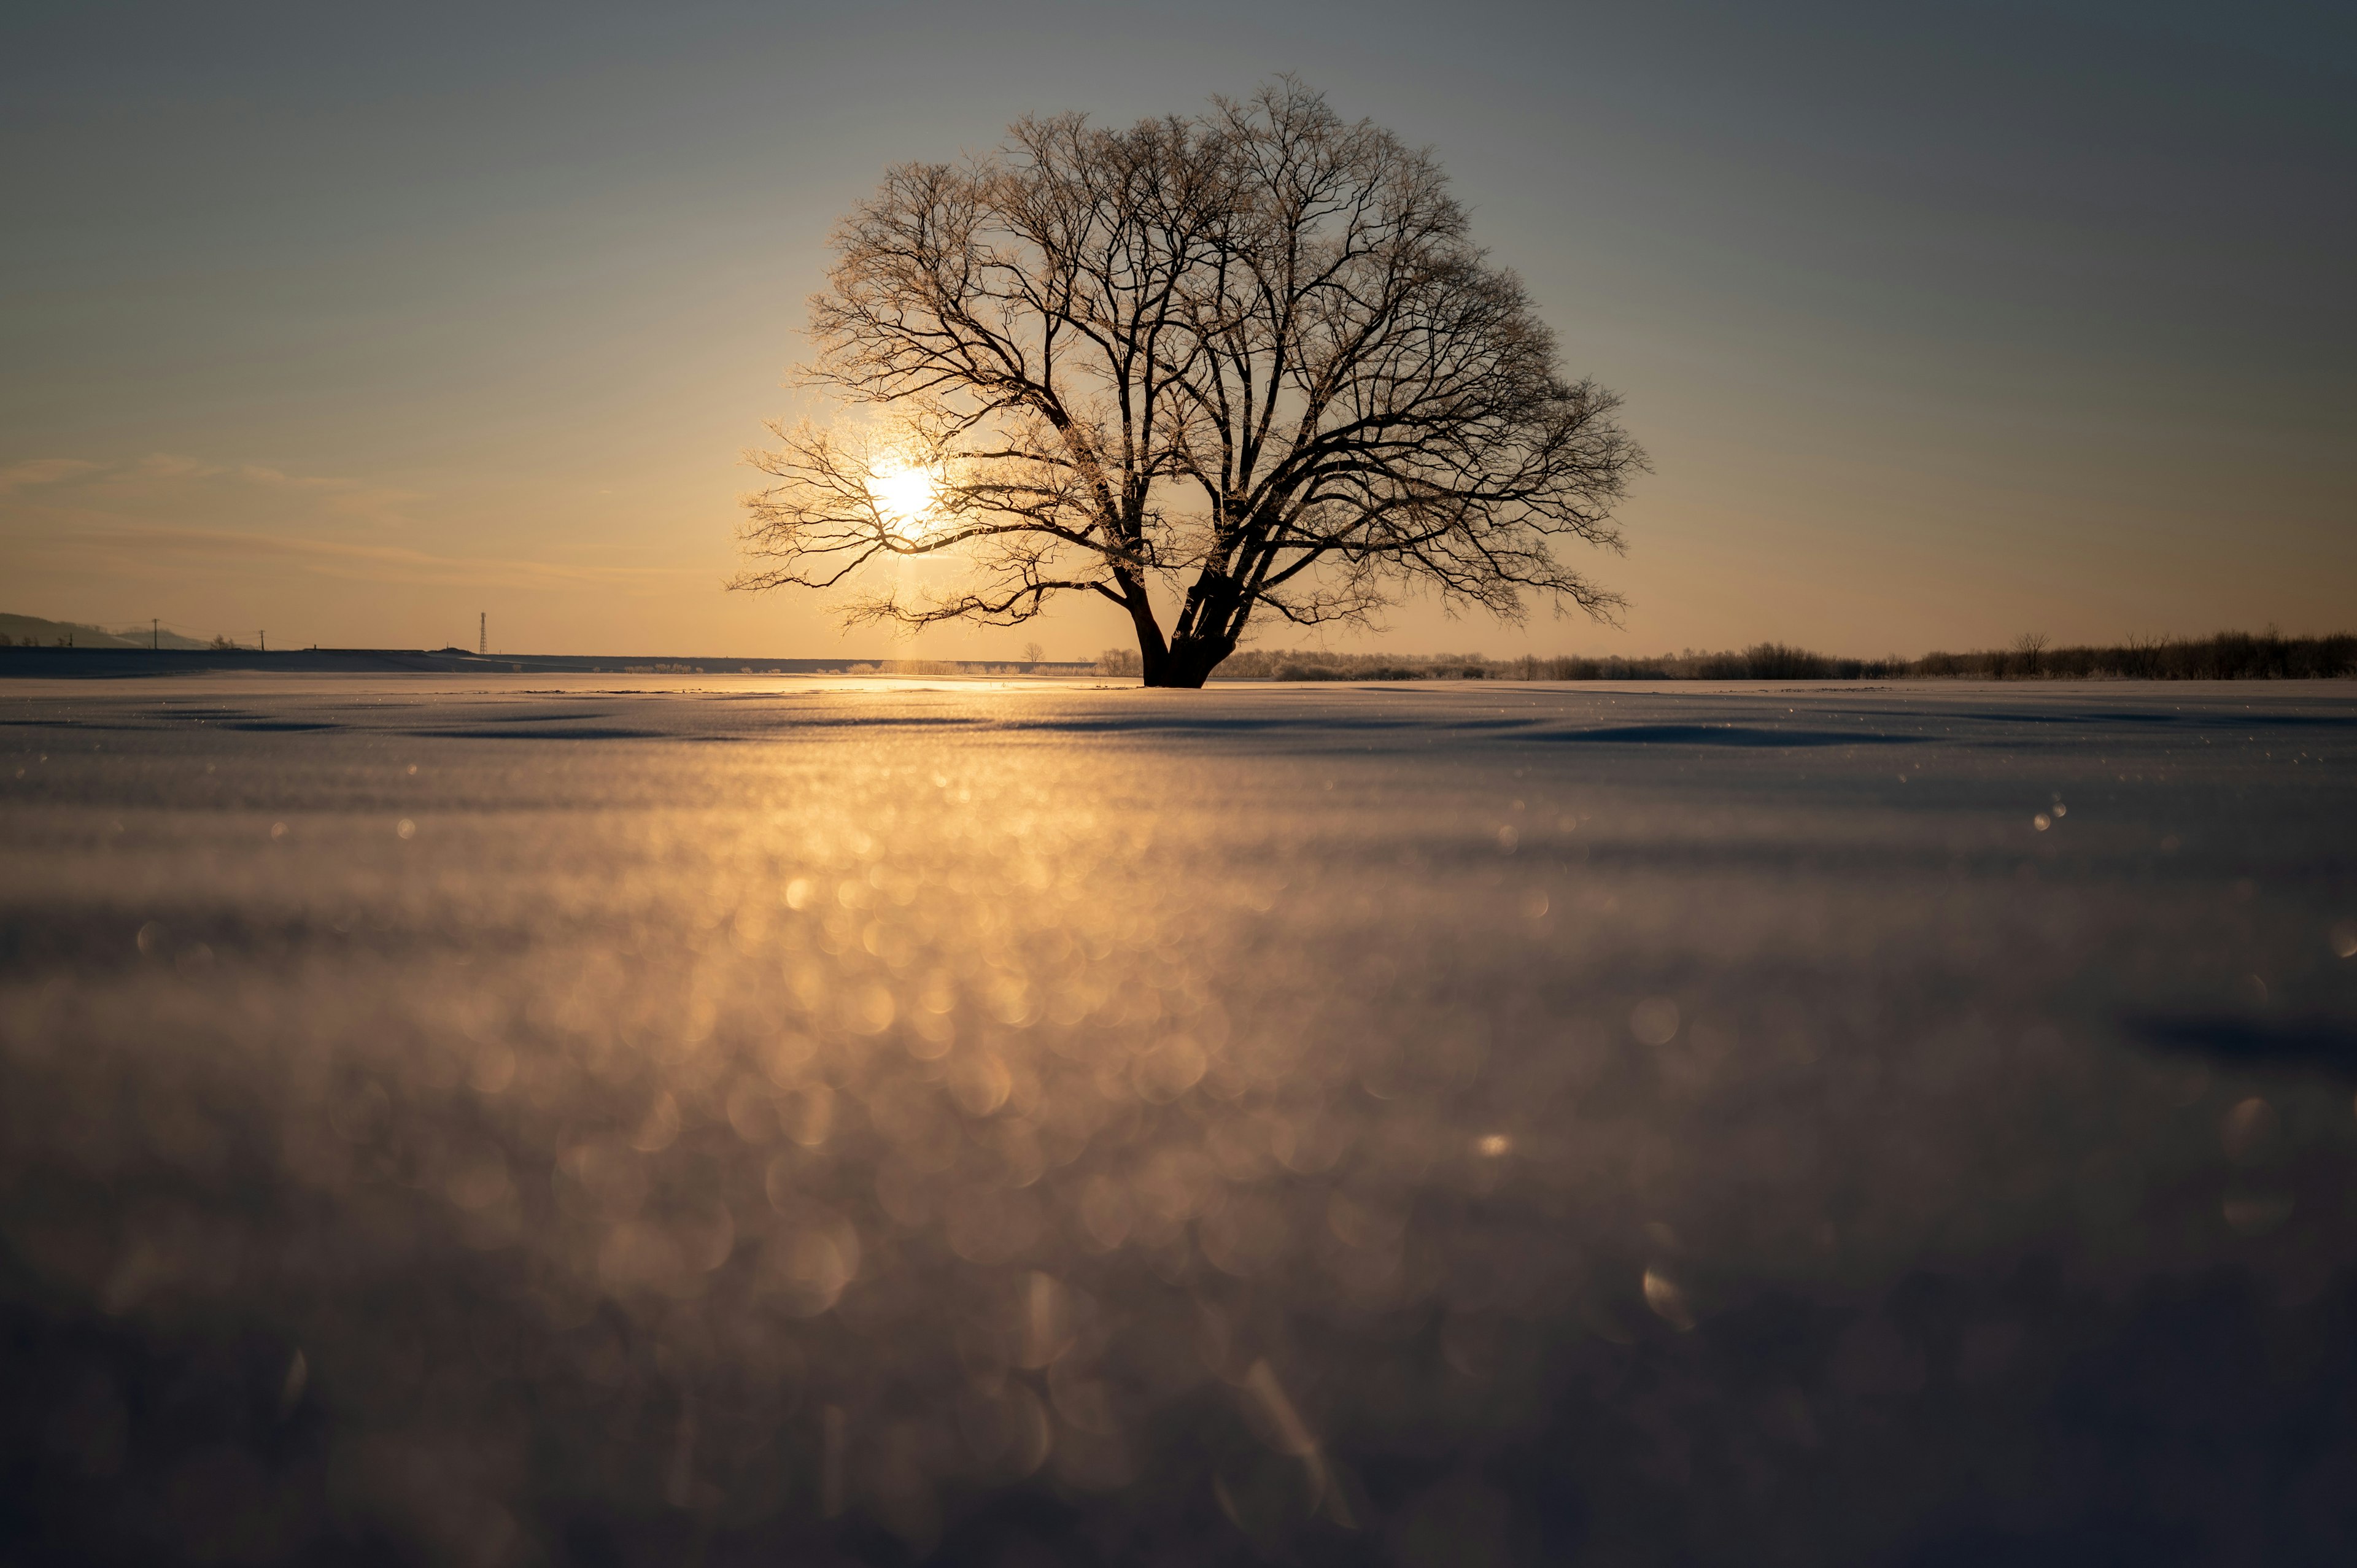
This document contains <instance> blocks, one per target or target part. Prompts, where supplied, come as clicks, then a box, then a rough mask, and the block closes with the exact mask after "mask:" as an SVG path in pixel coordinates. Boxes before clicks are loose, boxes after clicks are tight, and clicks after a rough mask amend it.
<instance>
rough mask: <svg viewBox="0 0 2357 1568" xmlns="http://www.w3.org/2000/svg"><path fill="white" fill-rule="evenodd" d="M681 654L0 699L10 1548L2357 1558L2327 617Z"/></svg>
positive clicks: (256, 1559) (1396, 1558)
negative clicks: (1193, 687) (741, 668)
mask: <svg viewBox="0 0 2357 1568" xmlns="http://www.w3.org/2000/svg"><path fill="white" fill-rule="evenodd" d="M656 683H657V682H649V681H647V680H643V679H631V680H628V681H623V680H618V679H617V678H614V677H605V678H599V679H592V680H584V681H574V682H569V683H567V684H565V686H564V687H563V689H557V690H525V689H523V688H524V687H526V686H528V685H538V686H542V687H546V686H548V685H550V684H551V682H548V681H546V680H545V679H540V678H532V677H526V678H522V679H519V680H518V681H517V682H516V683H515V685H514V686H513V687H511V688H510V689H485V688H484V687H483V685H482V683H481V682H474V683H472V684H464V683H459V682H446V681H437V680H433V679H427V678H416V679H410V680H399V679H389V680H382V681H371V680H365V679H357V678H354V679H344V680H312V681H304V680H299V679H296V680H284V679H270V678H262V677H254V678H242V679H240V678H212V679H204V680H196V679H190V680H178V681H152V682H140V681H124V682H30V681H23V682H5V684H0V720H4V721H5V725H0V731H5V741H0V746H5V754H0V856H5V859H0V865H4V866H5V881H0V1074H4V1075H5V1078H0V1089H5V1109H4V1110H0V1116H5V1121H0V1238H5V1248H0V1384H4V1385H5V1390H6V1395H5V1401H0V1465H5V1484H4V1485H0V1558H5V1560H6V1561H10V1562H18V1561H22V1562H69V1561H71V1562H106V1561H114V1562H124V1563H131V1562H138V1563H157V1562H170V1561H183V1560H185V1561H191V1562H222V1563H262V1562H278V1561H295V1560H303V1561H315V1562H320V1563H408V1562H416V1563H462V1562H474V1563H532V1562H563V1563H633V1564H635V1563H662V1564H670V1563H714V1564H718V1563H750V1562H761V1563H827V1562H834V1561H861V1562H872V1563H895V1562H905V1561H911V1560H916V1559H921V1558H925V1557H927V1556H928V1555H929V1554H931V1555H933V1556H935V1557H937V1558H938V1559H939V1560H941V1561H946V1562H954V1563H1004V1564H1007V1565H1010V1568H1013V1565H1017V1564H1025V1565H1028V1564H1046V1563H1218V1562H1228V1561H1234V1562H1240V1563H1241V1562H1273V1563H1356V1562H1362V1561H1363V1562H1379V1563H1401V1564H1413V1565H1422V1564H1443V1563H1446V1564H1469V1565H1474V1568H1480V1565H1483V1564H1503V1563H1774V1562H1784V1563H1809V1564H1824V1563H1921V1564H1935V1563H1985V1562H2007V1563H2107V1562H2135V1563H2180V1562H2182V1563H2301V1562H2319V1563H2321V1562H2337V1563H2345V1562H2348V1561H2351V1560H2352V1557H2357V1266H2353V1265H2357V1116H2352V1089H2357V960H2352V959H2351V958H2349V957H2347V956H2346V955H2347V954H2348V953H2349V952H2351V951H2352V950H2357V815H2352V804H2357V793H2353V792H2352V787H2351V785H2352V765H2357V690H2352V687H2351V686H2350V685H2348V684H2346V683H2339V682H2331V683H2316V684H2303V685H2281V686H2265V685H2238V686H2218V687H2205V686H2176V685H2172V686H2166V687H2147V686H2136V685H2126V684H2104V685H2096V686H2085V687H2061V686H2053V687H2050V686H2044V685H2039V686H2027V685H2012V686H2005V687H1990V688H1975V687H1953V686H1927V685H1908V686H1903V687H1893V688H1889V689H1882V690H1871V689H1868V690H1857V689H1849V690H1841V689H1819V688H1793V689H1789V690H1788V689H1762V688H1757V687H1754V688H1748V689H1743V690H1739V691H1710V690H1706V689H1697V688H1695V687H1691V686H1684V687H1679V688H1676V689H1674V690H1670V691H1646V690H1631V689H1626V688H1563V687H1545V686H1523V685H1509V686H1499V687H1482V686H1478V685H1464V686H1451V687H1448V688H1441V687H1436V686H1430V685H1418V686H1405V687H1394V688H1383V687H1309V688H1302V687H1294V688H1248V687H1232V688H1227V689H1214V690H1212V691H1210V692H1208V693H1151V692H1141V691H1112V690H1091V689H1086V688H1085V687H1081V686H1071V685H1066V686H1056V685H1048V684H1041V685H1031V686H1020V685H1017V686H990V685H984V684H963V685H944V686H941V687H939V688H937V689H925V688H924V687H922V686H921V685H920V684H915V683H911V684H907V685H900V686H897V687H896V686H893V685H892V684H890V683H877V682H869V683H867V684H866V686H864V687H861V686H854V685H846V684H845V683H843V682H833V683H829V682H796V681H768V682H762V681H741V682H732V681H703V682H698V681H694V680H689V681H684V682H671V684H673V685H676V686H678V687H680V688H681V689H678V690H667V691H662V690H638V691H629V692H623V691H616V690H612V689H610V688H612V687H614V686H616V685H622V684H628V685H633V686H640V687H649V686H651V685H653V684H656ZM601 687H602V688H607V689H600V688H601ZM687 688H698V689H687Z"/></svg>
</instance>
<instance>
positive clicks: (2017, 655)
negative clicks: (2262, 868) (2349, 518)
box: [1097, 631, 2357, 681]
mask: <svg viewBox="0 0 2357 1568" xmlns="http://www.w3.org/2000/svg"><path fill="white" fill-rule="evenodd" d="M1121 651H1125V650H1114V652H1109V653H1108V654H1106V655H1105V658H1104V659H1103V660H1099V662H1098V666H1097V668H1098V670H1099V671H1100V672H1101V673H1129V674H1134V673H1135V672H1136V667H1135V662H1134V661H1135V658H1136V656H1135V654H1129V655H1128V657H1129V659H1130V660H1132V661H1133V662H1132V663H1131V664H1130V665H1129V667H1128V668H1127V669H1126V670H1122V671H1112V670H1108V669H1107V668H1106V662H1105V660H1110V659H1113V658H1114V657H1115V654H1116V653H1118V652H1121ZM1219 674H1220V678H1221V679H1223V680H1238V681H1481V680H1489V681H1893V680H1977V681H2021V680H2038V679H2043V680H2072V681H2085V680H2097V679H2104V678H2119V679H2127V680H2192V681H2238V680H2287V679H2303V678H2315V677H2330V676H2338V675H2349V674H2357V636H2336V637H2309V638H2286V637H2281V636H2278V635H2277V634H2276V633H2275V632H2272V631H2269V632H2265V633H2262V634H2260V635H2257V636H2252V635H2250V634H2249V633H2246V632H2221V633H2220V634H2219V635H2217V636H2216V637H2211V638H2202V639H2149V640H2143V639H2133V638H2132V639H2129V640H2128V641H2127V642H2126V643H2125V644H2122V645H2120V646H2118V647H2115V648H2090V647H2074V648H2053V647H2050V646H2048V644H2047V641H2046V639H2044V638H2042V637H2036V636H2025V637H2021V638H2018V639H2015V641H2014V645H2013V646H2012V647H2011V648H2007V649H1983V650H1978V651H1976V652H1970V653H1947V652H1933V653H1927V654H1925V655H1923V657H1922V658H1921V659H1908V658H1905V657H1903V656H1901V655H1900V654H1896V653H1893V654H1887V655H1885V656H1884V657H1882V658H1880V659H1836V658H1834V657H1831V656H1829V655H1826V654H1823V653H1818V652H1814V651H1813V650H1809V649H1805V648H1798V647H1794V646H1792V645H1790V644H1787V643H1781V642H1758V643H1754V644H1752V645H1751V646H1750V647H1749V648H1746V649H1742V650H1724V651H1720V652H1704V651H1698V650H1694V649H1687V650H1685V651H1684V652H1683V653H1675V654H1669V653H1664V654H1662V655H1659V656H1658V657H1654V658H1650V659H1645V658H1640V659H1629V658H1623V657H1621V656H1620V655H1617V654H1616V655H1614V656H1612V657H1609V658H1604V659H1591V658H1581V657H1577V656H1565V657H1558V658H1551V659H1542V658H1538V657H1535V656H1533V655H1528V654H1525V655H1523V657H1521V658H1519V659H1500V660H1492V659H1484V658H1483V657H1481V656H1480V654H1476V653H1433V654H1425V655H1421V656H1417V655H1408V656H1405V657H1404V656H1402V655H1399V654H1389V653H1327V652H1320V651H1318V650H1269V649H1246V650H1243V651H1242V652H1239V653H1237V654H1235V655H1233V656H1232V657H1231V658H1230V659H1229V660H1227V662H1226V663H1224V664H1222V666H1221V667H1220V671H1219Z"/></svg>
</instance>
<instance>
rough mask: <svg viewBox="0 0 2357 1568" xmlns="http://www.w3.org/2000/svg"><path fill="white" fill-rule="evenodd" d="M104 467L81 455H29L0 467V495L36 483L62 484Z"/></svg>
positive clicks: (27, 487)
mask: <svg viewBox="0 0 2357 1568" xmlns="http://www.w3.org/2000/svg"><path fill="white" fill-rule="evenodd" d="M104 467H106V465H104V464H103V463H93V462H91V461H89V460H88V459H87V458H82V457H31V458H27V459H26V460H25V461H24V462H21V463H11V464H10V465H8V467H5V468H0V495H7V494H9V493H10V492H12V491H15V490H19V489H31V488H33V487H35V486H38V485H56V484H62V483H64V482H65V481H66V480H68V479H73V478H81V476H82V475H84V474H90V473H95V472H98V471H100V470H102V469H103V468H104Z"/></svg>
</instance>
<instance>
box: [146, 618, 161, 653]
mask: <svg viewBox="0 0 2357 1568" xmlns="http://www.w3.org/2000/svg"><path fill="white" fill-rule="evenodd" d="M163 625H164V622H163V620H162V618H160V617H156V616H149V617H148V618H147V651H148V652H150V653H153V652H154V651H156V650H157V649H159V648H161V647H163V646H164V633H163V629H162V628H163Z"/></svg>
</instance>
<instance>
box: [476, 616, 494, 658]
mask: <svg viewBox="0 0 2357 1568" xmlns="http://www.w3.org/2000/svg"><path fill="white" fill-rule="evenodd" d="M490 650H491V612H490V611H489V610H477V611H476V612H475V652H476V654H477V655H478V656H480V655H482V654H486V653H489V652H490Z"/></svg>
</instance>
